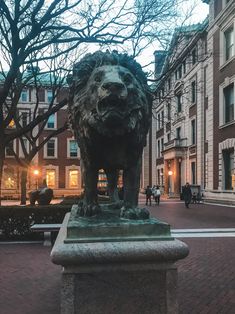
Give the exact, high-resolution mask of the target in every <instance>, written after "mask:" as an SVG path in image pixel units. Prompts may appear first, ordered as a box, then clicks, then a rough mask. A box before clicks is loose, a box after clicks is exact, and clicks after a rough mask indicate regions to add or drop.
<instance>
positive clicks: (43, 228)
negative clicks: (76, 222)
mask: <svg viewBox="0 0 235 314" xmlns="http://www.w3.org/2000/svg"><path fill="white" fill-rule="evenodd" d="M60 227H61V224H34V225H33V226H31V227H30V229H31V230H32V231H33V232H43V233H44V242H43V245H44V246H51V245H53V244H54V242H55V240H56V236H57V233H58V231H59V230H60Z"/></svg>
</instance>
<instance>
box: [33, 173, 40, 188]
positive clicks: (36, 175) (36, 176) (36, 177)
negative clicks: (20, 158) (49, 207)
mask: <svg viewBox="0 0 235 314" xmlns="http://www.w3.org/2000/svg"><path fill="white" fill-rule="evenodd" d="M33 174H34V176H35V179H36V189H38V176H39V170H38V169H34V171H33Z"/></svg>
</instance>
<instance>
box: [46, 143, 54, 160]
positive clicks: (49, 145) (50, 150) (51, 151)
mask: <svg viewBox="0 0 235 314" xmlns="http://www.w3.org/2000/svg"><path fill="white" fill-rule="evenodd" d="M47 157H55V140H54V139H50V140H49V141H48V142H47Z"/></svg>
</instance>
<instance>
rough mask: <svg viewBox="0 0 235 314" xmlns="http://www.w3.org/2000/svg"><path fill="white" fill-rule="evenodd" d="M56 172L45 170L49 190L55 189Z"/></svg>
mask: <svg viewBox="0 0 235 314" xmlns="http://www.w3.org/2000/svg"><path fill="white" fill-rule="evenodd" d="M55 179H56V171H55V170H54V169H47V170H46V182H47V186H48V187H49V188H55V182H56V180H55Z"/></svg>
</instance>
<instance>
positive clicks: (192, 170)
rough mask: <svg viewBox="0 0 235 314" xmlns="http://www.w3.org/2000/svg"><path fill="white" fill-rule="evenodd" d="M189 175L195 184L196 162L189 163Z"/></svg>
mask: <svg viewBox="0 0 235 314" xmlns="http://www.w3.org/2000/svg"><path fill="white" fill-rule="evenodd" d="M191 177H192V184H196V163H195V162H192V163H191Z"/></svg>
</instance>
